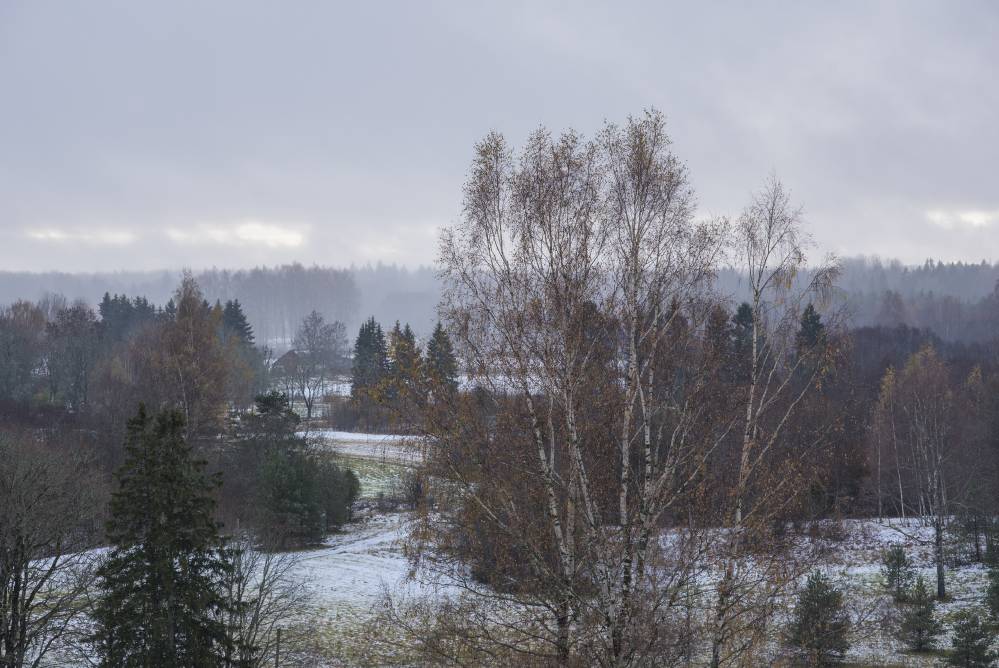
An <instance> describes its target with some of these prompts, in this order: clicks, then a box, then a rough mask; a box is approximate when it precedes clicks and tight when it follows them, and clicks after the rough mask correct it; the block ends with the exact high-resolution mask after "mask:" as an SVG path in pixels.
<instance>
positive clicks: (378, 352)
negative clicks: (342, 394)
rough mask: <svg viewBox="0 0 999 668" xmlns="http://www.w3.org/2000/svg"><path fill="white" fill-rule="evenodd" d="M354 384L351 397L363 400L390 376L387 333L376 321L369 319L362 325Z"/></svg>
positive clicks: (357, 349) (356, 353)
mask: <svg viewBox="0 0 999 668" xmlns="http://www.w3.org/2000/svg"><path fill="white" fill-rule="evenodd" d="M352 367H353V368H352V372H353V384H352V386H351V396H352V397H353V398H354V399H362V398H366V397H368V396H370V393H371V391H372V390H374V389H376V388H377V387H378V386H379V385H380V384H381V382H382V381H383V380H384V379H385V377H386V375H387V374H388V347H387V345H386V343H385V333H384V332H383V331H382V326H381V325H379V324H378V323H377V322H376V321H375V319H374V318H373V317H372V318H368V320H366V321H365V322H364V324H362V325H361V329H360V331H359V332H358V333H357V341H356V342H355V343H354V359H353V365H352Z"/></svg>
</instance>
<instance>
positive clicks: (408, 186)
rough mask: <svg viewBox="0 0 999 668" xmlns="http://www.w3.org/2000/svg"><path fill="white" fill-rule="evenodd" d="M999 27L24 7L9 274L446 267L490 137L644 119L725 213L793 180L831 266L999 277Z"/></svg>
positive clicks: (303, 6) (942, 9)
mask: <svg viewBox="0 0 999 668" xmlns="http://www.w3.org/2000/svg"><path fill="white" fill-rule="evenodd" d="M997 29H999V9H997V8H996V5H995V4H993V3H988V2H962V3H928V2H927V3H920V2H884V3H869V2H847V3H834V4H830V3H793V4H792V3H778V2H772V3H770V2H763V3H752V5H750V4H748V3H721V2H719V3H698V4H697V5H696V6H694V5H693V3H687V4H686V5H680V4H676V5H672V6H671V5H667V4H666V3H654V2H647V3H637V2H635V3H613V4H611V3H606V4H596V3H594V4H581V3H573V4H572V5H563V6H560V7H559V8H558V9H556V8H555V7H554V6H550V5H546V4H543V3H527V2H525V3H521V4H508V3H496V4H495V5H491V6H482V5H479V4H477V3H476V4H475V5H474V6H473V5H472V3H461V2H453V3H430V4H424V3H405V2H398V3H394V4H392V3H387V4H383V3H355V4H350V5H348V4H341V3H326V2H300V3H263V2H235V1H232V2H218V3H198V2H179V3H131V2H123V1H122V2H112V1H104V2H95V3H58V4H56V3H52V4H48V3H36V2H28V1H26V0H25V1H18V0H15V1H14V2H7V3H3V4H0V90H2V91H3V92H4V99H5V103H4V104H3V105H0V146H2V147H3V150H2V151H0V231H2V232H3V243H2V244H0V267H3V268H8V269H35V270H42V269H70V270H74V269H75V270H94V269H106V268H109V267H121V268H127V269H143V268H160V267H178V266H194V267H199V266H246V265H250V264H256V263H262V262H263V263H268V264H273V263H277V262H284V261H290V260H301V261H304V262H307V263H311V262H319V263H324V264H349V263H351V262H366V261H369V260H377V259H379V258H381V259H385V260H387V261H395V262H403V263H408V264H414V265H415V264H420V263H428V262H431V261H432V260H433V258H434V249H435V243H434V238H433V237H434V235H433V230H434V228H435V226H437V225H440V224H447V223H449V222H451V221H453V220H454V219H455V217H456V216H457V215H458V213H459V209H458V207H459V204H460V198H461V184H462V181H463V179H464V176H465V173H466V169H467V166H468V162H469V159H470V157H471V149H472V145H473V143H474V142H475V141H476V140H477V139H478V138H480V137H481V136H482V135H483V134H484V133H485V132H486V131H488V130H490V129H493V128H495V129H499V130H501V131H504V132H506V133H507V134H508V136H509V137H510V138H511V140H512V141H513V142H514V143H515V144H516V143H518V142H519V141H520V140H522V139H523V137H524V136H525V135H526V134H527V133H528V132H529V131H530V130H531V129H533V128H534V127H536V126H537V125H538V124H540V123H544V124H546V125H549V126H550V127H552V128H553V129H556V130H558V129H561V128H564V127H569V126H571V127H574V128H576V129H578V130H580V131H583V132H586V133H591V132H593V131H595V130H596V129H597V128H598V127H599V125H600V123H601V122H602V121H603V120H604V119H610V120H618V119H621V118H623V117H624V116H625V115H627V114H629V113H637V112H639V111H641V109H642V108H644V107H648V106H656V107H658V108H660V109H662V110H663V111H664V112H665V113H666V114H667V115H668V117H669V119H670V122H671V126H672V133H673V136H674V139H675V146H676V150H677V152H678V153H679V154H680V155H681V157H683V158H684V159H685V160H686V161H687V163H688V165H689V167H690V170H691V174H692V177H693V181H694V184H695V187H696V188H697V190H698V195H699V201H700V204H701V207H702V210H703V211H704V212H706V213H711V214H732V213H737V212H738V210H739V208H740V207H741V206H742V204H743V202H745V200H746V199H747V197H748V195H749V193H750V192H751V191H752V190H753V189H755V188H756V187H757V186H758V185H759V183H760V182H761V181H762V179H763V178H764V177H765V176H766V174H767V173H769V172H770V171H771V170H776V171H777V172H778V174H779V175H780V176H781V177H782V178H783V179H784V180H785V181H787V183H788V184H789V185H790V187H791V188H792V190H793V192H794V194H795V197H796V199H797V200H798V201H800V202H802V203H803V204H804V207H805V211H806V214H807V216H808V220H809V221H810V222H811V223H812V227H813V232H814V236H815V238H816V240H817V241H818V242H819V243H820V244H821V245H822V246H823V247H824V248H826V249H828V250H833V251H836V252H839V253H846V254H850V253H860V252H865V253H876V254H880V255H883V256H897V257H901V258H902V259H903V260H906V261H909V262H918V261H921V260H922V259H924V258H925V257H928V256H933V257H938V258H942V259H968V260H979V259H982V257H985V258H987V259H990V260H996V259H999V257H997V255H996V253H995V251H993V250H992V249H994V248H999V225H996V224H992V223H991V222H990V223H988V224H964V223H962V220H964V219H967V218H968V217H967V215H966V214H968V213H969V212H970V213H971V214H972V218H974V214H975V212H978V213H980V214H987V213H989V212H995V211H997V210H999V192H997V191H996V189H995V185H994V184H995V163H996V156H997V155H999V124H996V123H995V121H994V111H995V109H996V108H999V85H997V83H999V82H997V81H996V77H995V74H994V69H995V63H996V62H999V46H997V45H996V40H995V39H994V36H995V34H997V32H999V30H997ZM962 216H964V218H962ZM974 219H975V220H977V218H974ZM969 220H970V219H969ZM240 225H242V226H244V227H243V228H242V229H243V232H242V234H241V233H240V229H241V228H240ZM246 225H256V226H257V227H246ZM115 235H118V236H115ZM296 235H298V236H296ZM296 239H297V240H298V242H297V243H296V242H295V240H296ZM114 240H117V243H113V241H114ZM282 240H283V241H282ZM74 241H75V242H77V243H73V242H74ZM84 241H85V242H86V243H83V242H84Z"/></svg>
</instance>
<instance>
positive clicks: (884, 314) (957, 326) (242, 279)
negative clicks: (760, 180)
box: [0, 257, 999, 351]
mask: <svg viewBox="0 0 999 668" xmlns="http://www.w3.org/2000/svg"><path fill="white" fill-rule="evenodd" d="M841 266H842V274H841V275H840V277H839V279H838V280H837V281H836V283H837V288H838V292H837V294H836V295H834V298H833V301H832V302H831V304H830V305H826V306H825V307H820V310H823V309H824V308H834V307H835V308H842V309H845V311H846V314H847V316H848V319H849V321H850V322H851V324H852V325H853V326H854V327H864V326H876V325H883V326H887V327H894V326H897V325H900V324H904V325H908V326H910V327H916V328H920V329H926V330H930V331H932V332H933V333H934V334H936V335H937V336H938V337H940V338H941V339H943V340H946V341H957V342H963V343H975V342H984V341H987V340H990V339H992V338H994V337H995V336H996V332H999V292H997V290H996V286H997V281H999V263H996V264H990V263H987V262H985V261H982V262H981V263H977V264H970V263H963V262H953V263H943V262H938V261H933V260H927V261H926V262H925V263H924V264H922V265H918V266H907V265H903V264H902V263H901V262H899V261H897V260H891V261H885V260H880V259H878V258H866V257H857V258H846V259H844V260H843V261H842V262H841ZM195 279H196V280H197V282H198V284H199V285H200V286H201V288H202V290H203V291H204V294H205V296H206V297H207V298H208V299H209V300H210V301H212V302H214V301H216V300H219V301H221V302H225V301H227V300H230V299H238V300H239V301H240V303H241V304H242V306H243V310H244V311H245V313H246V315H247V318H248V319H249V321H250V323H251V325H252V326H253V329H254V331H255V332H256V333H257V337H258V340H259V341H261V342H266V343H267V344H269V345H271V346H272V347H274V348H275V349H277V350H278V351H281V350H282V349H284V348H286V347H287V346H288V344H289V342H290V340H291V338H292V336H293V335H294V331H295V328H296V327H297V326H298V325H299V323H300V322H301V321H302V319H303V318H304V317H305V316H306V315H308V314H309V312H310V311H312V310H316V311H319V312H320V313H322V314H323V315H324V316H325V317H326V318H327V319H330V320H339V321H341V322H343V323H345V324H346V325H347V327H348V328H349V329H352V330H353V329H356V327H357V326H359V325H360V323H361V322H362V321H364V320H365V319H367V318H368V317H369V316H374V317H375V319H376V320H378V321H381V322H387V323H391V322H393V321H394V320H396V319H398V320H401V321H403V322H409V323H410V324H411V325H412V327H413V329H414V331H415V332H416V334H417V336H419V337H421V338H425V337H427V336H429V335H430V332H431V331H432V330H433V326H434V323H435V314H436V306H437V303H438V301H439V299H440V287H439V283H438V280H437V276H436V273H435V271H434V270H433V269H432V268H430V267H420V268H417V269H407V268H405V267H398V266H395V265H383V264H378V265H374V266H372V265H368V266H365V267H360V268H357V267H351V268H348V269H335V268H331V267H319V266H312V267H306V266H303V265H301V264H291V265H283V266H278V267H258V268H254V269H240V270H228V269H210V270H206V271H202V272H200V273H197V274H195ZM179 281H180V271H156V272H108V273H94V274H67V273H59V272H47V273H31V272H2V273H0V304H9V303H12V302H14V301H16V300H17V299H30V300H36V301H37V300H42V299H43V298H44V297H45V296H46V294H61V295H64V296H65V297H66V298H67V299H68V300H70V301H74V300H82V301H84V302H86V303H88V304H90V305H96V304H97V303H98V302H99V301H100V299H101V297H102V296H103V295H104V293H105V292H108V293H111V294H112V295H114V294H116V293H117V294H129V295H145V296H146V297H147V298H148V299H149V300H150V301H152V302H154V303H163V302H166V300H167V299H169V298H170V296H171V294H172V292H173V290H174V289H175V287H176V285H177V284H178V282H179ZM718 287H719V289H720V290H721V292H722V293H723V294H725V295H729V296H730V298H731V301H732V302H733V303H736V304H737V303H738V302H740V301H742V300H743V298H744V295H743V294H742V293H743V290H744V289H745V288H744V281H743V280H742V277H741V276H740V274H739V273H738V272H737V271H735V270H732V269H729V270H725V271H722V272H721V274H720V275H719V276H718Z"/></svg>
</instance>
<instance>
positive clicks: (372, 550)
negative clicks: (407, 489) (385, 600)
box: [295, 513, 430, 613]
mask: <svg viewBox="0 0 999 668" xmlns="http://www.w3.org/2000/svg"><path fill="white" fill-rule="evenodd" d="M409 522H410V516H409V514H408V513H393V514H387V515H374V516H371V517H370V518H367V519H365V520H362V521H361V522H358V523H354V524H350V525H347V527H346V528H345V531H344V532H343V533H340V534H337V535H335V536H332V537H331V538H329V539H328V540H327V542H326V546H325V547H322V548H318V549H315V550H308V551H306V552H298V553H296V555H297V556H298V558H299V560H300V561H299V562H298V564H297V566H296V568H295V575H296V576H297V577H300V578H301V579H302V581H303V582H305V583H306V585H307V586H308V587H309V589H310V590H311V591H312V594H313V596H314V597H315V602H316V605H317V607H318V608H319V609H320V611H324V610H325V611H340V612H342V611H343V610H351V611H354V612H357V613H364V612H365V611H367V610H369V609H370V608H371V606H373V605H374V604H375V603H376V602H377V601H378V599H379V597H380V596H381V595H382V594H383V592H384V591H385V589H386V588H388V589H389V590H391V591H392V592H393V593H407V594H414V595H418V594H422V593H429V591H430V590H429V589H427V588H426V587H424V585H422V584H421V583H420V582H419V581H417V580H413V579H410V578H409V577H408V576H409V574H410V566H409V561H408V560H407V559H406V557H405V555H404V554H403V548H402V541H403V540H404V539H405V538H406V535H407V531H408V526H409Z"/></svg>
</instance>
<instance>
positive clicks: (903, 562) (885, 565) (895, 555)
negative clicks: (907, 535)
mask: <svg viewBox="0 0 999 668" xmlns="http://www.w3.org/2000/svg"><path fill="white" fill-rule="evenodd" d="M915 573H916V571H915V569H914V568H913V566H912V563H911V562H910V561H909V557H908V556H906V554H905V548H904V547H902V546H901V545H895V546H893V547H891V548H889V549H887V550H885V551H884V552H883V553H882V554H881V577H882V578H884V585H885V589H887V590H888V593H889V594H891V597H892V600H894V601H895V602H896V603H902V602H903V601H905V599H906V597H907V596H908V595H909V588H910V586H911V585H912V581H913V579H914V578H915Z"/></svg>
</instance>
